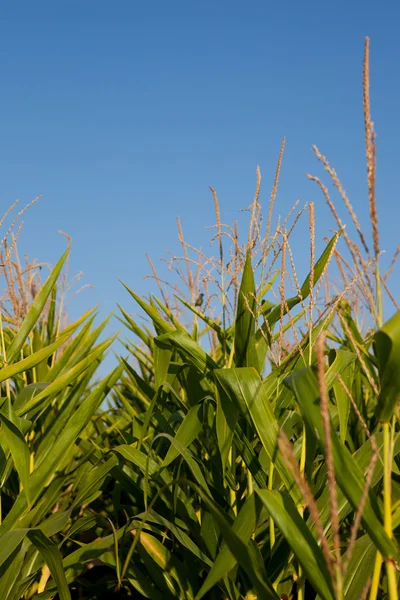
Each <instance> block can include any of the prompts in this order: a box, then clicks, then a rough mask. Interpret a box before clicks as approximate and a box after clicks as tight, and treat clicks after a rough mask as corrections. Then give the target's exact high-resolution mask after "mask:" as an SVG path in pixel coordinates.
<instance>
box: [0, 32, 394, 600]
mask: <svg viewBox="0 0 400 600" xmlns="http://www.w3.org/2000/svg"><path fill="white" fill-rule="evenodd" d="M368 50H369V47H368V40H367V41H366V46H365V61H364V115H365V138H366V159H367V180H368V194H369V198H368V203H366V209H368V207H369V213H370V219H371V232H372V233H371V235H370V236H368V235H366V234H364V232H362V231H361V228H360V225H359V222H358V220H357V216H356V215H355V213H354V210H353V208H352V206H351V204H350V201H349V199H348V198H347V196H346V193H345V191H344V188H343V186H342V184H341V182H340V180H339V178H338V176H337V174H336V172H335V171H334V169H333V168H332V167H331V166H330V164H329V162H328V160H327V159H326V158H325V157H324V156H323V155H322V154H321V153H320V151H319V150H318V149H317V148H314V152H315V155H316V158H317V159H318V161H319V163H320V164H321V166H322V167H323V169H325V171H326V172H327V173H328V176H329V177H330V180H331V183H332V186H333V187H334V188H335V189H336V191H337V192H338V193H339V195H340V196H341V199H342V201H343V207H342V208H343V211H345V212H346V214H347V215H348V220H349V222H350V224H351V225H352V227H353V228H354V230H355V231H356V232H357V241H354V240H353V239H351V238H350V235H349V234H348V233H347V229H346V228H345V227H344V225H343V222H342V219H341V217H340V214H339V213H340V211H339V210H338V209H337V208H336V206H335V205H334V204H333V202H332V200H331V198H330V192H329V189H328V187H327V186H326V185H325V184H324V183H323V182H322V180H321V179H320V178H318V177H316V176H312V175H308V177H309V179H311V180H312V181H314V182H315V185H316V186H318V188H319V190H318V193H320V194H321V199H322V200H323V201H326V202H327V204H328V206H329V208H330V209H331V211H332V214H333V217H334V219H335V222H336V232H335V233H333V234H332V235H331V236H330V238H327V239H326V244H325V248H324V250H323V252H322V253H321V254H319V255H317V254H316V249H315V246H316V244H315V240H316V237H318V236H319V237H320V236H321V235H322V236H323V235H325V234H326V231H321V226H318V227H317V226H316V223H315V215H314V204H313V203H308V204H305V205H303V206H302V205H300V203H296V204H295V205H294V207H293V209H292V211H291V212H290V213H289V215H288V216H287V218H286V219H284V220H282V221H280V222H278V224H277V226H276V227H275V228H274V226H273V221H274V204H275V199H276V195H277V190H278V183H279V174H280V169H281V164H282V160H283V159H284V146H285V140H283V142H282V147H281V150H280V153H279V158H278V164H277V170H276V177H275V181H274V182H273V186H272V192H271V196H270V202H269V207H268V211H267V215H266V218H265V219H263V215H262V210H261V204H260V190H261V174H260V171H259V170H258V169H257V178H256V190H255V194H254V200H253V202H252V204H251V205H250V206H249V207H248V209H247V214H248V217H249V218H248V229H247V231H246V235H245V237H244V239H243V238H242V237H241V235H240V233H239V227H238V225H237V223H236V222H235V223H234V224H233V225H232V226H227V225H225V224H223V222H222V220H221V214H220V205H219V200H218V197H217V193H216V191H215V190H214V189H213V188H211V197H212V199H213V202H214V207H215V215H216V223H215V226H214V228H213V230H212V239H211V246H210V248H211V250H210V253H209V254H208V253H207V252H205V251H203V250H198V249H196V248H194V247H193V246H191V245H190V243H188V242H187V241H186V240H185V237H184V233H183V228H182V225H181V222H180V221H179V220H178V238H179V241H180V244H181V248H182V254H181V256H172V255H171V256H169V257H168V258H167V259H166V261H165V262H166V266H167V271H168V274H169V277H170V279H168V280H167V279H165V278H163V277H161V275H159V274H158V271H157V269H156V268H155V266H154V264H153V262H152V260H151V259H150V257H148V258H149V264H150V277H151V278H152V280H153V283H154V284H155V285H156V286H157V289H158V290H159V293H158V294H157V295H155V294H151V295H149V296H148V297H147V298H143V297H141V296H139V295H137V294H136V293H135V291H134V290H132V289H131V288H130V287H129V286H128V285H125V288H126V306H125V308H124V307H122V306H121V307H118V311H119V312H118V319H119V321H120V323H119V324H121V323H122V324H123V333H121V334H119V336H118V339H116V338H117V336H113V337H110V338H107V339H103V335H102V334H103V330H104V328H105V326H106V324H107V322H108V319H107V320H106V321H104V322H102V323H98V322H97V314H96V312H95V311H94V310H91V311H89V312H87V313H86V314H84V315H82V317H81V318H79V319H78V320H77V321H75V322H73V323H69V322H68V320H67V315H66V310H65V297H66V293H67V292H68V289H69V288H68V283H67V271H68V256H69V244H68V249H67V250H66V252H65V253H64V255H63V256H62V257H61V258H60V260H59V262H58V263H57V264H56V265H55V266H54V267H53V268H52V269H50V271H49V274H48V276H47V277H45V276H44V275H43V274H44V273H45V272H46V268H47V267H46V266H44V265H38V264H36V263H35V262H29V261H27V262H26V265H22V264H21V261H20V258H19V255H18V250H17V246H18V237H19V234H20V232H21V227H20V226H19V225H18V223H19V218H20V216H21V214H22V213H23V212H24V211H21V212H20V213H18V215H17V216H16V218H15V219H14V221H13V222H12V224H11V226H10V228H9V229H8V230H7V232H6V234H5V236H4V239H3V244H2V256H1V269H2V275H3V281H4V283H5V291H4V294H3V296H2V298H1V304H0V306H1V310H0V344H1V368H0V383H1V390H0V392H1V400H0V422H1V431H0V600H19V599H24V600H28V599H38V600H39V599H43V600H47V599H49V600H50V599H53V598H56V599H60V600H70V599H75V598H76V599H78V598H82V599H85V600H95V599H102V598H104V599H106V598H139V599H141V598H150V599H154V600H160V599H162V600H166V599H173V598H179V599H180V600H200V599H201V598H204V599H210V600H221V599H223V600H244V599H247V600H250V599H256V598H258V599H259V600H264V599H265V600H279V599H281V600H289V599H291V600H295V599H297V600H309V599H310V600H312V599H318V600H344V599H349V600H361V599H367V598H368V599H370V600H375V599H386V598H387V599H389V600H397V598H398V593H399V587H400V574H399V570H400V550H399V542H398V535H399V534H400V435H399V431H400V429H399V416H400V415H399V402H398V401H399V399H400V309H399V307H398V305H397V303H396V300H395V298H394V297H393V295H392V294H391V292H390V287H389V286H390V281H389V279H390V275H391V273H392V270H393V268H394V266H395V264H394V263H395V261H396V259H397V255H398V253H396V254H395V256H394V257H393V261H392V263H391V264H390V266H389V268H388V269H387V270H386V272H383V271H382V270H381V268H380V266H381V262H382V261H381V260H380V259H381V247H380V238H379V229H378V225H377V208H376V200H375V171H376V165H375V152H376V148H375V134H374V129H373V124H372V121H371V116H370V103H369V72H368V58H369V57H368ZM318 188H316V189H318ZM11 209H14V206H12V207H11ZM9 214H11V213H9V212H8V213H7V214H6V215H5V218H6V217H9ZM5 218H4V219H3V220H2V221H1V225H2V226H3V227H4V221H5ZM300 220H303V221H304V220H306V222H307V224H308V229H309V239H308V240H307V243H306V246H305V247H306V248H307V252H308V254H309V269H308V270H309V273H308V275H307V277H306V278H305V279H304V281H299V279H298V276H297V272H296V264H295V258H294V256H293V252H292V248H291V244H292V239H293V236H295V235H296V226H297V224H298V223H299V221H300ZM369 237H371V239H372V247H371V249H370V248H369V246H368V243H367V241H366V240H367V239H368V238H369ZM213 248H215V249H216V252H215V253H214V254H215V255H214V254H212V251H213V250H212V249H213ZM384 308H385V312H384ZM385 315H386V317H385ZM110 348H112V349H113V350H114V351H115V352H117V353H119V355H118V362H117V365H116V366H115V368H114V369H113V370H112V371H111V373H109V374H108V375H107V376H105V377H102V378H101V377H99V375H98V373H99V367H101V365H102V362H103V360H104V357H105V356H106V354H107V351H109V350H110Z"/></svg>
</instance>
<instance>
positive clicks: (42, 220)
mask: <svg viewBox="0 0 400 600" xmlns="http://www.w3.org/2000/svg"><path fill="white" fill-rule="evenodd" d="M0 15H1V19H0V49H1V50H0V52H1V55H0V56H1V58H0V65H1V67H0V77H1V111H0V119H1V127H0V131H1V144H0V170H1V179H0V180H1V185H0V194H1V204H2V207H3V208H4V209H5V208H6V207H8V206H9V204H10V203H11V202H12V201H14V200H15V199H16V198H19V199H20V201H21V203H22V204H23V203H25V202H28V201H29V200H31V199H32V198H33V197H35V196H36V195H39V194H42V196H43V198H42V200H41V201H40V203H39V204H37V205H36V206H35V207H34V208H32V209H31V210H30V212H29V213H28V214H27V215H26V218H25V229H24V233H23V236H22V240H21V245H20V247H21V249H22V251H24V252H28V253H29V255H30V256H31V257H37V258H38V259H39V260H42V261H49V262H55V261H56V259H57V258H58V257H59V256H60V254H61V253H62V251H63V249H64V247H65V240H64V238H62V237H61V236H60V235H59V234H58V233H57V231H58V230H59V229H61V230H63V231H65V232H67V233H69V234H70V235H71V236H72V240H73V246H72V256H71V273H72V274H73V273H76V272H77V271H79V270H82V271H84V273H85V279H84V281H85V282H86V283H91V284H93V285H94V286H95V289H93V290H89V291H87V292H84V294H83V295H82V296H81V297H80V299H79V300H76V301H75V303H74V306H73V308H72V312H73V316H76V315H77V314H79V312H80V310H81V309H82V308H83V307H85V308H86V307H87V306H89V305H92V304H95V303H97V302H101V305H102V308H101V313H102V315H104V316H105V315H106V314H107V313H108V312H110V311H112V310H113V309H114V308H115V305H116V302H120V303H122V304H123V305H124V306H125V307H126V309H127V310H128V311H133V310H134V306H133V302H131V301H130V298H129V297H128V295H127V294H126V292H124V290H123V288H122V286H121V285H120V283H119V282H118V278H121V279H122V280H124V281H125V282H126V283H127V284H128V285H130V286H131V287H132V288H134V289H135V290H137V291H138V292H139V293H145V292H146V291H148V290H149V289H150V283H149V281H148V280H143V276H144V275H145V274H146V273H148V265H147V262H146V259H145V252H149V253H150V255H151V256H152V258H153V259H154V261H157V259H158V257H160V256H163V255H164V250H165V248H166V247H168V248H170V249H171V250H176V251H177V249H178V242H177V235H176V221H175V219H176V216H177V215H180V217H181V219H182V223H183V226H184V229H185V234H186V237H187V238H188V239H190V240H191V241H192V242H193V243H194V244H197V245H201V244H202V245H203V246H205V245H206V244H207V240H208V238H209V232H208V231H206V230H205V229H204V228H205V227H206V226H207V225H210V224H212V223H213V222H214V216H213V208H212V197H211V194H210V192H209V190H208V185H212V186H214V187H215V188H216V189H217V191H218V195H219V198H220V202H221V208H222V220H223V221H224V222H228V223H231V222H232V221H233V219H234V218H236V216H237V211H238V209H240V208H242V207H244V206H247V205H248V204H249V203H250V202H251V200H252V197H253V190H254V181H255V168H256V165H257V164H259V165H260V167H261V171H262V175H263V191H262V201H263V202H264V203H265V204H267V201H268V196H269V191H270V187H271V183H272V180H273V175H274V171H275V165H276V158H277V154H278V151H279V146H280V142H281V138H282V136H283V135H285V136H286V137H287V151H286V155H285V159H284V164H283V169H282V177H281V185H280V188H279V194H278V199H277V208H276V216H277V215H278V214H281V215H283V216H284V215H286V214H287V212H288V210H289V208H290V207H291V206H292V204H293V203H294V201H295V200H296V199H297V198H299V197H300V198H302V200H303V201H304V202H305V201H308V200H314V201H315V202H316V204H317V218H318V230H317V236H318V239H319V240H321V239H322V238H323V236H325V235H327V234H328V232H329V229H331V228H334V227H335V225H334V222H333V221H332V220H331V218H330V216H329V212H328V210H327V208H326V207H325V204H324V201H323V198H322V197H321V194H320V192H319V190H318V188H317V187H316V186H315V184H312V183H311V182H309V181H308V180H307V179H306V177H305V173H306V172H311V173H313V174H317V175H320V176H322V178H323V179H324V180H325V181H327V177H326V176H325V175H324V172H323V170H322V167H321V166H320V165H319V164H318V162H317V160H316V159H315V157H314V156H313V153H312V150H311V146H312V145H313V144H317V145H318V147H319V148H320V150H321V151H322V152H323V153H324V154H326V155H327V156H328V157H329V159H330V161H331V163H332V165H334V167H335V168H336V170H337V172H338V174H339V175H340V177H341V179H342V182H343V184H344V186H345V188H346V190H347V192H348V195H349V196H350V198H351V200H352V202H353V204H354V207H355V208H356V211H357V212H358V214H359V218H360V220H361V222H362V223H363V224H364V226H365V227H364V228H365V229H367V228H368V201H367V194H366V183H365V180H366V176H365V174H366V170H365V162H364V137H363V136H364V132H363V111H362V88H361V80H362V57H363V44H364V36H365V35H369V36H370V38H371V77H372V90H371V100H372V114H373V119H374V121H375V123H376V131H377V141H378V181H377V191H378V204H379V222H380V226H381V232H382V247H384V248H386V249H387V251H388V256H389V255H390V256H391V255H392V253H393V251H394V249H395V247H396V245H397V243H398V242H399V241H400V235H399V217H400V209H399V197H398V175H397V173H398V170H399V166H398V165H399V164H400V144H399V142H398V140H399V139H400V119H399V106H400V77H399V75H400V73H399V65H400V36H399V35H398V31H399V22H400V4H399V3H398V2H395V1H393V0H389V1H388V2H385V3H381V4H380V3H378V2H375V1H374V2H372V1H367V2H359V1H353V2H349V1H346V2H345V1H343V0H340V1H337V2H335V3H322V2H308V1H305V2H294V1H292V2H281V3H278V2H267V1H265V0H263V1H261V0H257V1H249V2H238V1H232V0H230V1H229V2H228V1H227V0H223V1H215V0H214V1H212V2H211V1H208V0H203V1H202V2H193V1H190V0H189V1H188V0H186V1H185V2H183V1H180V0H179V1H175V0H171V2H165V1H161V0H155V1H153V2H150V1H148V2H138V1H135V0H130V1H126V0H125V1H123V0H118V1H115V2H110V1H107V2H104V1H103V0H96V1H93V0H78V1H73V0H69V1H68V2H66V1H56V2H54V1H52V2H50V1H46V0H43V1H40V2H27V1H20V2H7V3H3V6H2V8H1V9H0ZM335 198H336V196H335ZM342 214H343V215H345V214H346V213H345V211H342ZM368 232H369V230H368ZM303 248H304V239H303V240H301V239H298V240H297V242H296V243H295V250H296V258H297V259H298V260H299V261H300V262H301V261H302V256H303V254H304V253H302V249H303ZM307 258H308V256H307V255H306V259H307ZM395 287H396V286H395ZM399 289H400V286H398V285H397V292H398V291H399ZM115 327H116V325H115Z"/></svg>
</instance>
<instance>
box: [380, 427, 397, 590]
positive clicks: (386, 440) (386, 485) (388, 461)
mask: <svg viewBox="0 0 400 600" xmlns="http://www.w3.org/2000/svg"><path fill="white" fill-rule="evenodd" d="M382 428H383V452H384V459H383V468H384V472H383V511H384V513H383V514H384V526H385V531H386V533H387V534H388V536H389V537H390V538H392V537H393V531H392V489H391V488H392V447H391V443H390V430H389V423H388V422H385V423H382ZM385 562H386V573H387V578H388V591H389V599H390V600H398V594H397V581H396V571H395V566H394V563H393V561H392V560H386V561H385Z"/></svg>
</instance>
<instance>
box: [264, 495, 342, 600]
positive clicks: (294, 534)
mask: <svg viewBox="0 0 400 600" xmlns="http://www.w3.org/2000/svg"><path fill="white" fill-rule="evenodd" d="M257 495H258V496H259V497H260V498H261V500H262V502H263V503H264V505H265V507H266V508H267V510H268V512H269V514H270V515H271V516H272V518H273V520H274V522H275V523H276V525H277V527H279V529H280V530H281V532H282V534H283V535H284V537H285V539H286V541H287V542H288V544H289V545H290V547H291V548H292V550H293V552H294V554H295V556H296V558H297V560H298V561H299V563H300V564H301V566H302V567H303V569H304V572H305V573H306V575H307V578H308V579H309V581H310V583H311V584H312V586H313V587H314V589H315V591H316V592H317V593H318V594H319V595H320V596H321V598H323V599H324V600H334V599H335V594H334V591H333V589H332V582H331V579H330V575H329V571H328V569H327V567H326V564H325V560H324V557H323V554H322V551H321V549H320V547H319V546H318V544H317V542H316V540H315V538H314V537H313V536H312V534H311V532H310V530H309V529H308V527H307V525H306V524H305V523H304V521H303V519H302V518H301V516H300V515H299V512H298V510H297V508H296V506H295V505H294V504H293V501H292V500H291V498H290V497H289V496H288V495H287V494H282V493H280V492H277V491H272V490H257Z"/></svg>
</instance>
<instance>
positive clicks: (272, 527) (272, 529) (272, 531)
mask: <svg viewBox="0 0 400 600" xmlns="http://www.w3.org/2000/svg"><path fill="white" fill-rule="evenodd" d="M273 481H274V463H273V462H272V460H271V462H270V463H269V474H268V489H269V490H272V489H273ZM274 545H275V524H274V520H273V518H272V517H271V515H270V517H269V547H270V548H271V550H272V548H273V547H274Z"/></svg>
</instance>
